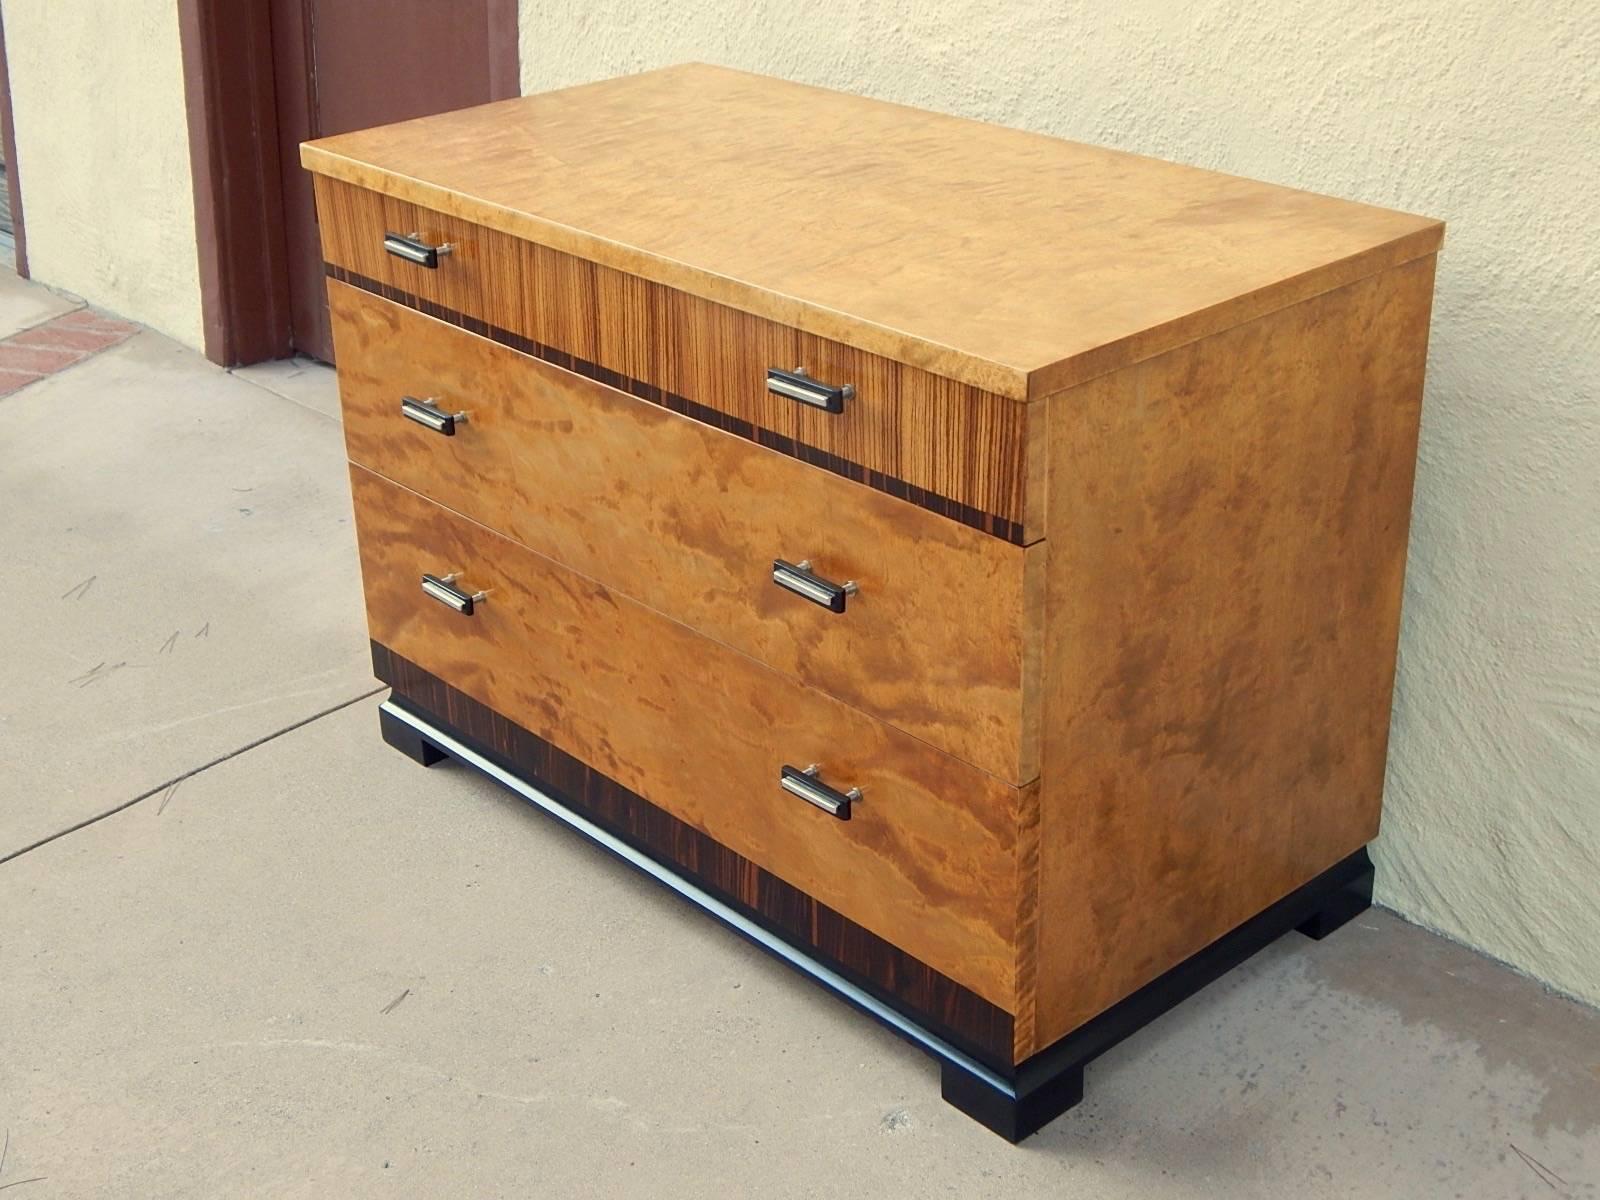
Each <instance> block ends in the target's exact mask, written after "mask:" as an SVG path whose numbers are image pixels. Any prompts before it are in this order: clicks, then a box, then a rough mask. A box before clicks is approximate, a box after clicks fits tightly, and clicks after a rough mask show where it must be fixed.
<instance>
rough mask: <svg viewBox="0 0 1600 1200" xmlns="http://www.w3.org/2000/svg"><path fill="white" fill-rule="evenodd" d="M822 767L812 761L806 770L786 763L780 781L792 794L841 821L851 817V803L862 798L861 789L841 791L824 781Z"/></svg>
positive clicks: (784, 788)
mask: <svg viewBox="0 0 1600 1200" xmlns="http://www.w3.org/2000/svg"><path fill="white" fill-rule="evenodd" d="M821 776H822V768H821V767H819V766H817V764H816V763H812V764H811V765H810V766H809V767H806V768H805V769H804V770H800V769H797V768H795V767H791V766H788V765H787V764H785V766H784V768H783V773H782V774H781V775H779V777H778V783H779V785H780V786H781V787H782V788H783V790H784V791H786V792H788V793H789V794H790V795H792V796H799V797H800V799H802V800H804V801H805V802H806V803H807V804H814V805H816V806H817V807H818V808H820V809H821V810H822V811H823V812H825V813H827V814H828V815H829V816H831V817H838V818H839V820H841V821H848V820H849V819H850V805H851V804H853V803H855V801H857V800H859V799H861V789H860V788H851V789H850V790H849V791H848V792H841V791H839V789H838V788H831V787H829V786H828V785H827V784H825V783H823V782H822V778H821Z"/></svg>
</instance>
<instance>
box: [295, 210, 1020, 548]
mask: <svg viewBox="0 0 1600 1200" xmlns="http://www.w3.org/2000/svg"><path fill="white" fill-rule="evenodd" d="M317 204H318V212H319V216H320V220H321V222H322V236H323V246H324V251H325V253H326V255H327V259H328V262H329V263H330V264H332V265H333V266H334V267H336V268H338V269H340V270H342V271H344V272H348V273H349V275H350V277H351V278H352V281H354V277H360V278H361V279H363V280H374V281H376V282H377V283H378V284H379V285H382V286H383V287H388V288H393V289H396V291H397V292H399V293H405V294H410V295H415V296H417V297H419V298H420V299H422V300H423V301H425V302H427V305H431V306H436V308H425V311H430V312H432V314H433V315H436V316H440V317H443V318H445V319H451V316H450V314H459V316H460V317H464V318H465V320H459V319H458V322H457V323H461V324H463V325H464V327H466V328H468V329H471V330H472V331H473V332H477V333H482V334H485V335H486V336H495V335H494V332H493V331H494V330H504V331H509V332H510V333H512V334H516V335H519V336H520V338H522V339H526V340H528V341H530V342H533V343H537V346H526V345H521V344H518V348H519V349H524V350H528V351H529V352H533V353H538V354H539V356H540V357H544V358H547V359H548V360H549V361H552V362H554V363H556V364H557V365H558V366H562V367H566V368H569V369H572V370H576V371H580V372H581V373H584V374H588V375H591V376H592V377H594V378H597V379H599V380H600V381H601V382H603V383H608V384H611V385H613V386H616V387H619V388H621V389H622V390H624V391H628V392H630V393H632V394H633V395H636V396H639V397H641V398H643V399H647V400H650V401H652V402H654V403H658V404H665V405H667V406H668V407H673V408H676V409H677V410H678V411H680V412H687V413H688V414H689V415H692V416H694V417H695V418H696V419H699V420H709V421H711V422H712V423H714V424H717V426H718V427H719V428H722V429H725V430H728V431H730V432H735V433H738V434H739V435H740V436H742V437H746V438H749V439H751V440H754V441H757V442H759V443H760V444H761V445H764V446H766V447H768V448H769V449H776V450H779V451H780V452H782V453H784V454H788V455H790V456H792V457H796V458H800V459H801V460H802V461H805V462H809V463H811V464H812V465H815V466H821V467H824V468H825V469H828V470H832V471H835V472H836V473H839V474H844V475H846V476H847V477H849V478H854V479H857V480H858V481H859V482H863V483H867V484H868V485H869V486H872V487H875V488H877V489H878V490H880V491H886V492H888V493H889V494H891V495H898V496H899V497H900V498H902V499H913V500H914V501H915V502H917V503H920V504H921V505H922V506H924V507H929V508H932V509H934V510H935V511H943V512H945V513H946V515H950V516H953V517H955V518H956V519H958V520H962V521H964V522H965V523H967V524H973V525H976V526H978V527H981V528H986V529H987V530H988V531H989V532H992V533H995V534H996V535H997V536H1000V537H1003V538H1005V539H1007V540H1011V541H1016V542H1018V543H1020V542H1021V541H1022V540H1023V532H1022V522H1023V516H1024V512H1023V495H1022V492H1023V475H1024V472H1025V465H1026V458H1027V455H1026V449H1025V442H1026V424H1027V406H1026V405H1020V404H1017V403H1016V402H1014V401H1011V400H1007V399H1004V398H1002V397H999V396H994V395H990V394H986V393H983V392H981V391H978V390H977V389H975V388H972V387H969V386H967V385H965V384H959V383H955V382H953V381H951V380H948V379H941V378H938V377H936V376H933V375H930V374H928V373H927V372H926V371H921V370H918V369H916V368H915V367H908V366H904V365H901V364H899V363H895V362H891V361H889V360H887V359H883V358H879V357H876V356H874V355H871V354H867V353H864V352H862V351H859V350H853V349H851V348H849V347H847V346H844V345H841V344H839V343H837V342H831V341H828V340H826V339H823V338H817V337H813V336H811V335H809V334H804V333H800V332H797V331H796V330H794V329H790V328H787V327H785V326H782V325H777V324H774V323H773V322H771V321H767V320H763V319H761V318H759V317H754V316H751V315H749V314H747V313H742V312H738V311H736V310H734V309H731V308H727V307H724V306H722V305H718V304H713V303H710V302H708V301H705V300H702V299H699V298H697V297H694V296H690V295H687V294H684V293H682V292H675V291H672V290H671V289H669V288H664V287H661V286H660V285H658V284H652V283H648V282H646V281H645V280H642V279H638V278H634V277H631V276H627V275H624V274H622V273H620V272H618V271H615V270H611V269H610V268H607V267H603V266H598V265H595V264H593V263H589V262H585V261H583V260H581V259H577V258H574V257H572V256H570V255H567V254H562V253H560V252H558V251H555V250H550V249H548V248H546V247H543V246H537V245H534V244H532V243H529V242H522V241H519V240H517V239H516V238H513V237H509V236H507V235H505V234H501V233H496V232H494V231H493V230H490V229H487V228H482V227H478V226H474V225H471V224H469V223H467V222H464V221H460V220H457V219H455V218H451V217H447V216H442V215H440V214H438V213H434V212H429V211H426V210H423V209H420V208H418V207H416V206H415V205H411V204H406V203H402V202H400V201H398V200H395V199H393V198H392V197H385V196H383V195H380V194H379V193H377V192H373V191H366V190H363V189H360V188H355V187H351V186H349V185H347V184H342V183H339V182H336V181H333V180H329V179H319V180H318V181H317ZM385 230H395V231H399V232H418V233H422V234H423V235H424V236H426V237H427V238H429V239H430V240H437V241H441V242H442V241H448V242H450V243H451V244H452V245H454V246H455V247H456V249H455V251H454V253H452V254H451V255H449V256H448V257H447V258H445V259H443V260H441V265H440V266H439V268H438V269H437V270H428V269H426V268H423V267H418V266H416V265H414V264H411V263H408V262H405V261H403V260H401V259H397V258H394V257H392V256H391V255H388V254H386V253H384V250H383V235H384V231H385ZM390 298H392V299H399V298H400V297H399V296H395V295H391V296H390ZM441 310H442V311H441ZM772 366H778V367H785V368H789V367H795V366H804V367H806V368H807V369H808V370H809V371H810V372H811V373H812V375H813V376H815V377H816V378H818V379H823V380H827V381H830V382H838V383H851V384H852V385H853V386H854V387H855V388H856V396H855V398H854V399H853V400H851V401H850V402H848V403H847V404H846V405H845V409H844V412H842V413H826V412H822V411H820V410H818V409H816V408H812V407H810V406H808V405H805V404H801V403H798V402H796V401H794V400H789V399H786V398H785V397H782V396H775V395H773V394H772V393H770V392H768V391H767V389H766V373H767V368H768V367H772ZM918 490H920V491H923V492H926V493H928V495H927V496H914V495H912V494H911V493H913V492H916V491H918ZM952 506H955V507H958V508H960V509H966V510H970V511H967V512H958V511H947V510H949V509H950V508H951V507H952Z"/></svg>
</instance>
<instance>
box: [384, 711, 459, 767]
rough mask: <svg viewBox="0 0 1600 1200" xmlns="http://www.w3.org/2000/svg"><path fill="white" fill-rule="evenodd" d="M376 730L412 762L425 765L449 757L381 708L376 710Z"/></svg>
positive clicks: (429, 765) (431, 764)
mask: <svg viewBox="0 0 1600 1200" xmlns="http://www.w3.org/2000/svg"><path fill="white" fill-rule="evenodd" d="M378 730H379V732H381V733H382V734H383V740H384V741H386V742H388V743H389V745H391V746H393V747H394V748H395V749H396V750H398V751H400V753H401V754H404V755H405V756H406V757H407V758H409V759H411V761H412V762H419V763H421V764H422V765H423V766H425V767H431V766H433V764H434V763H436V762H438V761H440V760H441V759H445V758H448V757H450V756H449V755H448V754H446V753H445V752H444V751H443V750H441V749H439V747H437V746H435V745H434V744H433V743H432V742H430V741H427V740H426V739H425V738H423V736H422V735H421V734H420V733H418V732H417V731H416V730H415V729H413V728H412V727H411V726H410V725H407V724H406V723H405V722H404V721H402V720H401V719H400V718H399V717H397V716H395V715H394V714H393V713H391V712H388V711H386V710H385V709H382V708H380V709H379V710H378Z"/></svg>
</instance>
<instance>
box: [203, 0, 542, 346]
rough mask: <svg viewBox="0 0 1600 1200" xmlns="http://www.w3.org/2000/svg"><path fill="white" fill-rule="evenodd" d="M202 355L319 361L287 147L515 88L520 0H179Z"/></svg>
mask: <svg viewBox="0 0 1600 1200" xmlns="http://www.w3.org/2000/svg"><path fill="white" fill-rule="evenodd" d="M179 14H180V28H181V30H182V33H183V43H184V72H185V77H186V78H185V84H186V87H187V92H188V109H189V123H190V149H191V155H192V157H193V159H194V174H195V220H196V225H197V230H198V234H199V246H200V268H201V286H202V292H203V302H204V307H205V313H206V354H207V356H208V357H209V358H211V359H212V360H213V361H215V362H219V363H222V364H223V365H225V366H236V365H240V364H242V363H248V362H258V361H261V360H263V359H267V358H279V357H283V356H286V355H288V354H289V353H291V352H292V351H299V352H300V353H304V354H309V355H312V356H314V357H316V358H321V359H324V360H329V361H331V359H332V356H333V345H332V340H331V338H330V336H329V330H328V308H327V294H326V284H325V280H324V278H323V272H322V254H321V250H320V246H319V238H318V231H317V223H316V211H315V207H314V205H313V201H312V192H311V181H310V179H309V177H308V176H307V175H306V174H305V172H304V171H302V170H301V168H300V152H299V145H300V143H301V142H302V141H305V140H307V139H308V138H315V137H325V136H328V135H331V134H335V133H346V132H349V131H350V130H353V129H364V128H367V127H369V126H372V125H383V124H387V123H389V122H392V121H403V120H407V119H409V118H411V117H419V116H426V115H428V114H430V113H435V112H444V111H447V110H449V109H453V108H464V107H467V106H468V105H473V104H483V103H485V102H487V101H490V100H501V99H506V98H509V97H511V96H515V95H518V94H519V93H520V90H521V88H520V79H519V68H518V55H517V0H180V5H179Z"/></svg>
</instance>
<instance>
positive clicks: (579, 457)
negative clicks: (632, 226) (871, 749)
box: [328, 282, 1044, 783]
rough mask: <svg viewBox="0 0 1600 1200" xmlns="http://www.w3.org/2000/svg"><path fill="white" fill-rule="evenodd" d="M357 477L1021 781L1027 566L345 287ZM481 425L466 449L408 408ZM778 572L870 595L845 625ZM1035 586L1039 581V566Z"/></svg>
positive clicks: (895, 504) (986, 543) (868, 494)
mask: <svg viewBox="0 0 1600 1200" xmlns="http://www.w3.org/2000/svg"><path fill="white" fill-rule="evenodd" d="M328 290H329V297H330V301H331V311H332V315H333V331H334V339H335V342H336V344H337V346H338V350H339V361H340V363H341V364H342V366H341V368H340V372H339V388H340V393H341V395H342V397H343V403H344V430H345V440H346V444H347V445H348V447H349V452H350V458H351V460H352V461H354V462H356V463H359V464H361V465H362V466H365V467H369V468H371V469H372V470H374V471H376V472H377V473H379V474H381V475H384V476H387V477H388V478H390V479H393V480H396V481H397V482H399V483H402V484H404V485H405V486H406V487H408V488H411V489H412V490H413V491H416V492H420V493H422V494H423V495H426V496H428V497H429V498H430V499H433V500H436V501H437V502H439V503H440V504H443V505H445V506H447V507H449V508H452V509H454V510H456V511H457V512H460V513H464V514H465V515H467V516H469V517H471V518H472V519H473V520H475V521H478V522H480V523H482V524H484V525H487V526H489V527H490V528H491V529H494V530H496V531H498V532H500V533H503V534H505V535H506V536H508V537H511V538H513V539H515V540H516V541H518V542H521V543H522V544H523V545H526V546H529V547H531V548H532V549H533V550H535V551H537V552H538V553H540V554H543V555H545V556H546V557H548V558H552V559H555V560H556V561H557V562H560V563H562V564H564V565H566V566H569V567H571V568H572V569H573V570H576V571H578V572H580V573H581V574H584V575H587V576H590V577H591V578H593V579H595V580H597V581H599V582H600V583H602V584H604V585H606V586H607V587H608V588H611V589H612V590H614V591H617V592H620V593H622V594H624V595H627V596H630V597H632V598H633V599H635V600H638V601H640V602H642V603H644V604H646V605H649V606H650V607H651V608H653V609H655V610H657V611H658V612H661V613H664V614H666V615H667V616H669V617H671V618H673V619H674V620H676V621H680V622H682V623H683V624H686V625H688V626H690V627H691V628H693V629H695V630H697V631H699V632H701V633H704V634H706V635H707V636H709V637H712V638H715V639H717V640H718V641H720V642H723V643H725V644H727V645H729V646H732V647H734V648H735V649H737V650H740V651H742V652H744V653H746V654H749V655H751V656H752V657H754V658H756V659H759V660H760V661H761V662H763V663H765V664H766V665H768V666H770V667H772V668H773V669H774V670H777V671H780V672H782V673H783V674H784V675H787V676H789V677H790V678H792V679H796V680H799V681H800V682H802V683H806V684H809V685H810V686H813V687H815V688H817V689H819V690H820V691H823V692H826V693H827V694H829V695H832V696H836V697H838V698H839V699H841V700H843V701H845V702H846V703H847V704H850V705H852V706H854V707H856V708H859V709H862V710H863V711H865V712H868V713H871V714H872V715H873V716H876V717H878V718H880V719H881V720H884V721H887V722H888V723H889V724H891V725H894V726H896V727H897V728H900V729H903V730H905V731H906V732H908V733H912V734H914V735H916V736H917V737H919V738H922V739H924V740H925V741H928V742H930V743H932V744H933V745H935V746H937V747H938V748H939V749H941V750H944V751H947V752H948V753H950V754H954V755H955V756H956V757H958V758H963V759H965V760H967V761H968V762H971V763H974V764H976V765H977V766H979V767H982V768H983V769H984V770H986V771H988V772H989V773H991V774H993V775H997V776H999V777H1001V778H1003V779H1005V780H1007V781H1009V782H1013V783H1025V782H1027V781H1028V780H1029V779H1032V778H1033V777H1034V776H1035V775H1037V773H1038V731H1037V728H1032V729H1030V730H1029V737H1028V739H1027V740H1026V741H1025V740H1024V737H1023V728H1022V721H1023V704H1022V697H1021V689H1022V685H1023V648H1022V586H1023V558H1024V554H1025V553H1026V554H1027V555H1029V556H1030V558H1032V559H1035V560H1037V563H1038V565H1039V566H1042V562H1043V557H1044V545H1043V543H1040V544H1039V545H1037V546H1035V547H1032V548H1030V549H1029V550H1027V551H1024V550H1023V549H1021V548H1020V547H1017V546H1011V545H1007V544H1006V543H1005V542H1002V541H1000V540H999V539H997V538H993V537H988V536H985V535H984V534H982V533H979V532H977V531H976V530H973V529H969V528H967V527H965V526H963V525H958V524H956V523H954V522H952V521H946V520H943V519H941V518H940V517H937V516H935V515H933V514H932V513H929V512H925V511H923V510H922V509H919V508H914V507H912V506H911V505H908V504H902V503H900V502H899V501H896V500H893V499H891V498H889V497H887V496H884V495H881V494H879V493H877V492H874V491H871V490H869V489H867V488H864V487H861V486H859V485H857V484H854V483H850V482H848V481H846V480H844V479H840V478H838V477H837V476H835V475H831V474H828V473H826V472H823V471H818V470H816V469H814V468H812V467H808V466H806V465H805V464H803V463H800V462H797V461H795V460H794V459H791V458H786V457H783V456H780V455H777V454H773V453H771V452H770V451H767V450H765V449H762V448H761V447H759V446H756V445H752V444H751V443H749V442H747V441H744V440H743V439H740V438H737V437H733V436H730V435H728V434H725V433H721V432H719V431H717V430H715V429H711V428H708V427H706V426H705V425H702V424H699V423H697V422H695V421H692V420H689V419H688V418H686V417H681V416H678V415H677V414H675V413H671V412H668V411H666V410H665V409H662V408H659V407H656V406H654V405H651V404H647V403H644V402H643V401H640V400H636V399H634V398H632V397H630V396H626V395H623V394H622V393H620V392H618V391H615V390H613V389H611V388H608V387H604V386H602V385H600V384H598V383H593V382H591V381H589V380H586V379H582V378H580V377H578V376H576V375H572V374H569V373H568V372H566V371H563V370H561V369H559V368H557V367H555V366H552V365H550V364H547V363H543V362H539V361H537V360H534V359H530V358H528V357H527V356H525V355H522V354H519V353H517V352H516V351H513V350H510V349H508V348H506V347H503V346H498V345H495V344H494V343H492V342H488V341H486V340H484V339H482V338H479V337H476V336H474V335H472V334H470V333H467V332H465V331H463V330H460V329H457V328H454V327H453V326H450V325H447V324H445V323H443V322H440V321H436V320H434V319H432V318H430V317H427V316H424V315H422V314H420V313H416V312H412V311H410V310H409V309H405V308H401V307H399V306H397V305H394V304H390V303H389V302H387V301H385V300H382V299H379V298H377V297H374V296H371V295H368V294H367V293H365V292H361V291H358V290H356V289H355V288H351V287H348V286H346V285H344V284H340V283H337V282H335V283H331V284H330V285H329V289H328ZM406 395H411V396H436V397H439V398H440V400H441V404H442V405H443V406H444V407H445V408H447V409H449V410H450V411H456V410H458V409H465V410H468V411H469V412H470V418H469V420H468V422H467V423H466V424H465V425H464V426H462V427H461V428H460V430H459V432H458V433H457V435H456V436H455V437H448V438H447V437H440V436H439V435H438V434H435V433H431V432H429V431H428V430H426V429H424V428H422V427H421V426H419V425H416V424H414V423H412V422H410V421H406V420H404V419H402V418H401V416H400V413H399V401H400V397H401V396H406ZM774 558H784V559H788V560H789V561H791V562H798V561H800V560H801V559H809V560H811V562H812V564H813V566H814V568H815V569H816V570H817V571H818V572H819V573H820V574H822V575H823V576H825V577H827V578H830V579H834V580H838V581H843V580H846V579H850V580H854V581H856V582H857V583H858V584H859V586H860V591H859V592H858V593H857V594H856V595H855V596H852V597H851V598H850V600H849V603H848V606H847V608H846V611H845V612H843V613H833V612H829V611H828V610H827V609H824V608H821V607H819V606H817V605H815V604H812V603H810V602H808V601H806V600H804V599H802V598H800V597H798V596H795V595H793V594H792V593H790V592H786V591H784V590H782V589H781V588H779V587H777V586H776V585H775V584H774V583H773V582H772V577H771V567H772V560H773V559H774ZM1035 569H1036V570H1037V569H1038V567H1036V568H1035Z"/></svg>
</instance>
